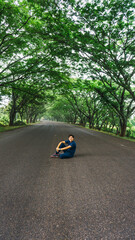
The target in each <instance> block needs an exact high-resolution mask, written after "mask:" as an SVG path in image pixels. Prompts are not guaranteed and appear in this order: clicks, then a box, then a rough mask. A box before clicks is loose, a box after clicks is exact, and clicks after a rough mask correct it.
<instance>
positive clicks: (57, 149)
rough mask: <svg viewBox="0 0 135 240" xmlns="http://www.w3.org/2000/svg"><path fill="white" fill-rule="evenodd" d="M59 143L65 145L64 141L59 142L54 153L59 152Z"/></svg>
mask: <svg viewBox="0 0 135 240" xmlns="http://www.w3.org/2000/svg"><path fill="white" fill-rule="evenodd" d="M61 143H65V141H61V142H59V144H58V146H57V147H56V151H59V146H60V145H61Z"/></svg>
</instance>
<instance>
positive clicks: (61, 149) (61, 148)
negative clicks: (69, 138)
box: [59, 146, 72, 150]
mask: <svg viewBox="0 0 135 240" xmlns="http://www.w3.org/2000/svg"><path fill="white" fill-rule="evenodd" d="M71 147H72V146H67V147H64V148H59V150H66V149H69V148H71Z"/></svg>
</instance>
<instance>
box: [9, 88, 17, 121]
mask: <svg viewBox="0 0 135 240" xmlns="http://www.w3.org/2000/svg"><path fill="white" fill-rule="evenodd" d="M9 115H10V116H9V119H10V120H9V126H13V125H14V120H15V117H16V97H15V94H14V92H13V91H12V106H11V111H10V114H9Z"/></svg>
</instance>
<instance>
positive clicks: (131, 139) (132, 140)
mask: <svg viewBox="0 0 135 240" xmlns="http://www.w3.org/2000/svg"><path fill="white" fill-rule="evenodd" d="M73 125H74V124H73ZM75 126H77V127H82V128H86V129H89V130H92V131H95V132H99V133H100V132H101V133H104V134H108V135H111V136H113V137H117V138H121V139H124V140H128V141H131V142H135V139H133V138H129V137H121V136H119V135H116V134H115V133H110V132H107V131H102V130H97V129H93V128H91V129H90V128H89V127H83V126H81V125H76V124H75Z"/></svg>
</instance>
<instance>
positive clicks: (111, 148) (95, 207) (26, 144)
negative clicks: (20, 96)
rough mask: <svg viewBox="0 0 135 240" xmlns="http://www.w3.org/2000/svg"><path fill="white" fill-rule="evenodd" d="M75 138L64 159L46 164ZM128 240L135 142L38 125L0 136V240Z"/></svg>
mask: <svg viewBox="0 0 135 240" xmlns="http://www.w3.org/2000/svg"><path fill="white" fill-rule="evenodd" d="M70 133H72V134H74V135H75V141H76V143H77V151H76V154H75V157H74V158H71V159H57V158H56V159H52V158H50V155H51V154H52V153H53V152H54V151H55V147H56V145H57V143H58V142H59V141H60V140H66V139H67V136H68V134H70ZM114 239H116V240H119V239H122V240H133V239H135V143H134V142H129V141H126V140H123V139H118V138H116V137H112V136H110V135H106V134H103V133H98V132H94V131H91V130H89V129H84V128H79V127H74V126H71V125H68V124H62V123H55V122H47V121H46V122H44V123H41V124H38V125H33V126H31V127H26V128H22V129H17V130H14V131H10V132H4V133H1V134H0V240H114Z"/></svg>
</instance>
